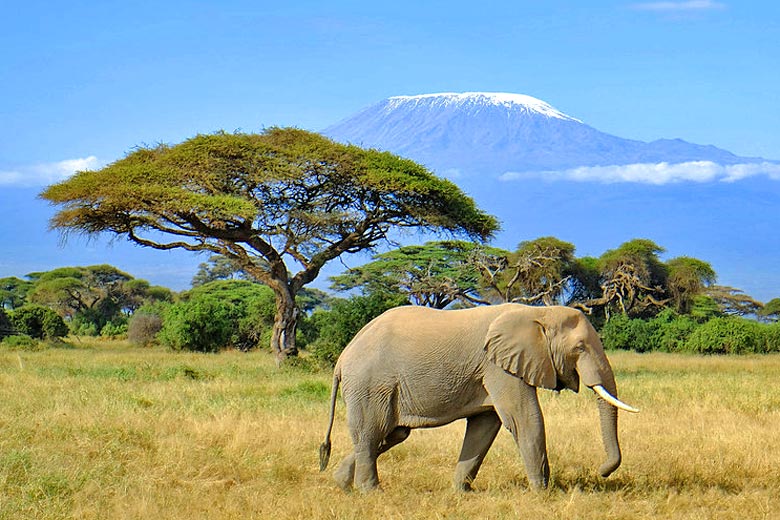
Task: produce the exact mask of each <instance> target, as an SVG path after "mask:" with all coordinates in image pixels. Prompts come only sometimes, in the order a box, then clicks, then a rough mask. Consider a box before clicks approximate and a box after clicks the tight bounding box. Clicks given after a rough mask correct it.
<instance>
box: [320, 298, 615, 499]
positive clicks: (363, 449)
mask: <svg viewBox="0 0 780 520" xmlns="http://www.w3.org/2000/svg"><path fill="white" fill-rule="evenodd" d="M580 381H582V383H583V384H584V385H585V386H587V387H593V386H595V385H602V386H603V387H604V388H606V390H607V391H608V392H609V393H611V394H612V395H613V396H617V389H616V387H615V379H614V376H613V374H612V369H611V367H610V365H609V361H607V358H606V355H605V354H604V349H603V347H602V344H601V341H600V339H599V337H598V334H597V333H596V331H595V330H594V329H593V327H592V326H591V324H590V323H589V322H588V320H587V318H585V316H584V315H583V314H582V313H581V312H579V311H577V310H574V309H571V308H568V307H529V306H525V305H518V304H504V305H495V306H486V307H477V308H473V309H464V310H450V311H441V310H434V309H430V308H427V307H399V308H396V309H392V310H390V311H388V312H386V313H384V314H383V315H381V316H379V317H378V318H376V319H375V320H373V321H372V322H371V323H369V324H368V325H366V326H365V327H364V328H363V329H362V330H361V331H360V332H359V333H358V334H357V335H356V336H355V338H354V339H353V340H352V341H351V342H350V344H349V345H347V347H346V348H345V349H344V352H343V353H342V354H341V356H340V357H339V360H338V362H337V363H336V367H335V370H334V378H333V392H332V396H331V415H330V424H329V426H328V432H327V434H326V438H325V443H323V445H322V446H321V447H320V467H321V469H322V470H324V469H325V468H326V467H327V464H328V459H329V456H330V433H331V430H332V427H333V417H334V412H333V410H334V407H335V400H336V394H337V392H338V386H339V383H341V385H342V395H343V397H344V400H345V402H346V406H347V424H348V428H349V431H350V433H351V436H352V442H353V444H354V451H353V452H352V453H350V454H349V455H347V457H345V458H344V460H343V461H342V462H341V464H340V465H339V467H338V469H337V470H336V472H335V475H334V476H335V479H336V482H337V483H338V484H339V485H340V486H341V487H342V488H344V489H350V488H351V487H352V485H354V486H355V487H356V488H358V489H359V490H363V491H366V490H370V489H373V488H376V487H377V486H378V485H379V477H378V475H377V465H376V460H377V457H378V456H379V455H380V454H382V453H384V452H385V451H387V450H388V449H390V448H392V447H393V446H395V445H397V444H399V443H401V442H403V441H404V440H405V439H406V438H407V437H408V436H409V433H410V431H411V430H412V429H413V428H428V427H434V426H442V425H444V424H448V423H450V422H452V421H455V420H457V419H463V418H465V419H466V420H467V426H466V435H465V438H464V440H463V447H462V449H461V452H460V457H459V458H458V464H457V466H456V468H455V487H456V488H457V489H459V490H464V491H465V490H470V489H471V483H472V482H473V480H474V478H475V477H476V476H477V472H478V471H479V468H480V465H481V464H482V461H483V459H484V458H485V454H486V453H487V451H488V449H489V448H490V446H491V444H492V443H493V440H494V439H495V437H496V434H497V433H498V431H499V429H500V427H501V425H502V424H503V425H504V427H506V428H507V429H508V430H509V431H510V432H511V434H512V436H513V437H514V439H515V442H516V443H517V447H518V449H519V451H520V454H521V456H522V458H523V461H524V463H525V468H526V472H527V474H528V480H529V483H530V484H531V486H532V487H534V488H545V487H547V483H548V480H549V475H550V469H549V465H548V462H547V446H546V439H545V431H544V417H543V416H542V412H541V409H540V407H539V401H538V399H537V396H536V388H537V387H542V388H548V389H552V390H562V389H564V388H568V389H570V390H573V391H575V392H577V391H578V390H579V383H580ZM599 411H600V417H601V433H602V439H603V442H604V448H605V450H606V452H607V460H606V462H604V464H602V466H601V467H600V468H599V473H600V474H601V475H602V476H604V477H606V476H608V475H609V474H610V473H612V472H613V471H614V470H615V469H617V467H618V466H619V465H620V459H621V455H620V445H619V443H618V437H617V409H616V408H614V407H613V406H612V405H610V404H608V403H606V402H605V401H603V400H601V399H599Z"/></svg>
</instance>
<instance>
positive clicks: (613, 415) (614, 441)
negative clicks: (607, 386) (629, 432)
mask: <svg viewBox="0 0 780 520" xmlns="http://www.w3.org/2000/svg"><path fill="white" fill-rule="evenodd" d="M613 392H614V389H613ZM611 393H612V392H611ZM613 395H614V393H613ZM617 417H618V411H617V408H615V407H614V406H612V405H611V404H609V403H608V402H606V401H605V400H603V399H599V418H600V420H601V439H602V441H603V442H604V450H605V451H606V452H607V460H605V461H604V463H603V464H602V465H601V466H600V467H599V474H600V475H601V476H602V477H608V476H609V475H610V474H612V472H613V471H615V470H616V469H617V468H618V466H620V461H621V456H620V442H619V441H618V434H617Z"/></svg>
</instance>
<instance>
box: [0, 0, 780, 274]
mask: <svg viewBox="0 0 780 520" xmlns="http://www.w3.org/2000/svg"><path fill="white" fill-rule="evenodd" d="M0 65H1V66H2V71H3V72H2V81H0V122H1V123H2V124H0V191H1V192H5V195H6V197H9V196H11V194H12V192H14V190H16V192H18V193H19V197H28V196H30V195H29V194H30V193H32V192H33V191H34V189H35V188H36V187H40V186H42V185H44V184H46V183H48V182H51V181H52V180H56V179H58V178H61V177H63V176H64V175H67V174H68V173H69V172H70V171H72V170H74V169H79V168H89V167H95V166H97V165H100V164H103V163H106V162H110V161H112V160H115V159H117V158H119V157H121V156H122V155H123V154H124V153H125V152H126V151H128V150H130V149H131V148H132V147H133V146H136V145H139V144H144V143H154V142H159V141H163V142H178V141H181V140H182V139H184V138H186V137H189V136H191V135H194V134H196V133H198V132H211V131H214V130H218V129H226V130H235V129H242V130H245V131H256V130H260V129H262V128H263V127H266V126H272V125H284V126H287V125H291V126H298V127H302V128H307V129H312V130H320V129H323V128H325V127H327V126H329V125H331V124H333V123H335V122H337V121H339V120H341V119H343V118H345V117H347V116H349V115H351V114H353V113H354V112H356V111H358V110H359V109H361V108H363V107H365V106H367V105H370V104H372V103H374V102H376V101H379V100H381V99H383V98H386V97H389V96H393V95H400V94H421V93H429V92H442V91H505V92H516V93H524V94H529V95H532V96H535V97H538V98H540V99H543V100H545V101H547V102H549V103H550V104H552V105H553V106H555V107H556V108H558V109H560V110H562V111H563V112H565V113H567V114H570V115H572V116H574V117H576V118H578V119H581V120H583V121H584V122H586V123H588V124H589V125H591V126H593V127H595V128H597V129H599V130H602V131H605V132H608V133H612V134H615V135H619V136H621V137H626V138H634V139H642V140H652V139H657V138H662V137H663V138H674V137H680V138H683V139H685V140H687V141H691V142H695V143H700V144H713V145H715V146H718V147H721V148H725V149H727V150H729V151H732V152H734V153H736V154H738V155H742V156H761V157H765V158H769V159H780V132H778V121H780V4H778V3H776V2H769V1H743V2H736V1H729V0H724V1H719V2H716V1H710V0H689V1H661V2H652V1H635V2H632V1H620V0H614V1H590V2H581V1H574V0H572V1H555V0H553V1H547V2H536V1H535V2H525V1H518V0H513V1H500V2H490V1H485V2H481V3H478V4H475V3H474V2H459V1H452V0H450V1H446V2H444V1H442V2H433V1H431V2H419V1H415V2H411V1H406V0H398V1H395V2H382V3H379V2H366V1H364V0H363V1H339V0H333V1H331V2H314V1H289V2H265V1H231V0H225V1H220V2H183V1H167V2H116V1H101V2H97V1H78V0H74V1H72V2H41V1H36V0H31V1H27V2H18V3H14V4H8V5H6V6H5V7H4V9H3V17H2V19H0ZM1 201H2V199H0V202H1ZM9 208H10V206H8V205H7V207H6V211H11V210H10V209H9ZM2 211H3V210H2V208H0V217H2ZM44 221H45V219H44ZM2 233H6V234H7V233H9V232H8V231H7V230H6V231H4V230H2V229H0V242H3V241H5V242H6V244H9V243H11V242H15V243H16V242H19V241H22V242H24V241H25V240H29V241H31V242H37V241H38V240H40V241H49V242H50V241H56V236H55V237H53V236H52V234H51V233H47V232H46V231H45V229H41V230H40V231H39V230H37V229H36V230H32V231H29V232H27V233H26V234H25V235H24V236H22V235H14V236H13V237H9V236H6V237H3V236H2ZM37 233H40V236H38V234H37ZM4 238H5V240H4ZM11 239H12V240H11ZM23 245H24V244H23ZM28 245H29V244H28ZM4 247H6V248H11V246H4ZM13 251H14V250H13V249H10V250H7V251H6V255H5V256H6V260H5V263H3V262H4V261H3V260H2V259H0V276H4V275H8V274H16V275H22V274H24V273H26V272H29V271H31V270H34V269H38V268H40V267H41V266H42V265H43V264H45V263H46V262H45V261H43V260H41V261H38V262H37V263H35V262H32V263H31V264H30V267H31V268H30V269H28V270H25V265H24V264H23V262H24V259H23V258H16V259H15V260H14V261H13V262H10V261H8V260H7V258H8V257H9V256H15V255H13V254H9V253H13ZM63 257H64V258H65V259H66V260H67V258H68V257H67V255H65V254H63ZM63 261H64V260H63ZM33 264H34V265H33ZM20 270H21V271H20ZM9 271H13V273H10V272H9Z"/></svg>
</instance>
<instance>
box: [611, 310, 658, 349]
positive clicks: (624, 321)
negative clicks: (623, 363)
mask: <svg viewBox="0 0 780 520" xmlns="http://www.w3.org/2000/svg"><path fill="white" fill-rule="evenodd" d="M652 338H653V327H652V326H651V325H650V323H649V322H647V321H645V320H642V319H632V318H629V317H628V316H625V315H623V314H618V315H616V316H612V317H611V318H610V319H609V321H607V323H605V324H604V327H603V328H602V329H601V341H602V343H603V344H604V348H606V349H621V350H636V351H637V352H646V351H648V350H652V349H653V343H652Z"/></svg>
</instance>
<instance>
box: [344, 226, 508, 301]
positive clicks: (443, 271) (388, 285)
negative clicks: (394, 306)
mask: <svg viewBox="0 0 780 520" xmlns="http://www.w3.org/2000/svg"><path fill="white" fill-rule="evenodd" d="M477 250H479V251H483V250H487V251H491V252H493V253H494V254H496V252H501V250H498V249H495V248H486V247H484V246H480V245H478V244H475V243H473V242H466V241H461V240H443V241H434V242H426V243H425V244H423V245H410V246H404V247H400V248H398V249H393V250H391V251H388V252H386V253H382V254H379V255H375V256H374V260H373V261H372V262H369V263H367V264H364V265H362V266H360V267H356V268H353V269H350V270H349V271H347V272H346V273H344V274H342V275H338V276H332V277H331V278H330V279H331V281H332V282H333V284H332V287H333V288H334V289H336V290H340V291H346V290H350V289H354V288H357V287H360V288H361V289H362V291H363V293H364V294H390V295H397V294H404V295H406V296H407V297H408V299H409V301H410V302H411V303H414V304H415V305H424V306H426V307H433V308H435V309H443V308H445V307H447V306H448V305H449V304H451V303H453V302H455V301H458V300H460V301H462V302H466V303H476V302H480V303H481V302H482V300H481V298H480V295H479V289H480V284H479V278H480V274H479V272H478V271H477V269H476V268H475V266H474V265H473V264H472V263H471V262H470V259H471V257H472V255H473V253H474V252H475V251H477Z"/></svg>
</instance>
